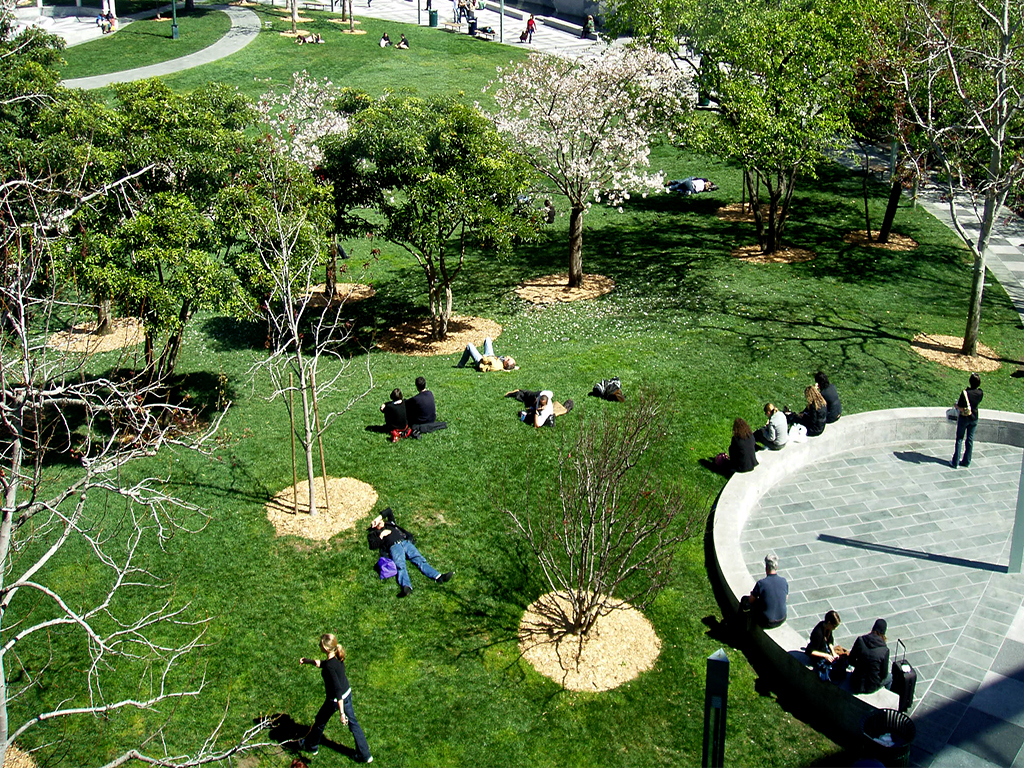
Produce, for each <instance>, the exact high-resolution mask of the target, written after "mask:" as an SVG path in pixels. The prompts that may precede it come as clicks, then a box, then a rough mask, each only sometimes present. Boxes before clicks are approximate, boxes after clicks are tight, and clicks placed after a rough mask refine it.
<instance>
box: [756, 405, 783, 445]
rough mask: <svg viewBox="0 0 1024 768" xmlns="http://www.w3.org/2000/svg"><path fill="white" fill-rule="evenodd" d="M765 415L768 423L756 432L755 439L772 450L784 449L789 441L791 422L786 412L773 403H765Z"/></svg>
mask: <svg viewBox="0 0 1024 768" xmlns="http://www.w3.org/2000/svg"><path fill="white" fill-rule="evenodd" d="M764 415H765V416H767V417H768V423H767V424H765V425H764V426H763V427H761V428H760V429H759V430H757V432H755V433H754V439H755V440H757V442H759V443H761V444H762V445H764V446H765V447H766V448H768V449H769V450H772V451H779V450H782V449H783V448H784V447H785V446H786V443H787V442H788V441H789V424H788V423H787V421H786V414H784V413H783V412H782V411H780V410H779V409H778V408H776V407H775V405H774V404H773V403H765V404H764Z"/></svg>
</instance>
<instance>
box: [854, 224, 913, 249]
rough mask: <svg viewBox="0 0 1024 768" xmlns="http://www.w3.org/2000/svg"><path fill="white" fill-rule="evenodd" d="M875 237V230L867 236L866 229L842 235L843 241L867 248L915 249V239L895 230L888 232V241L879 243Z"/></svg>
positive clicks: (876, 234) (876, 233)
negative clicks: (870, 235)
mask: <svg viewBox="0 0 1024 768" xmlns="http://www.w3.org/2000/svg"><path fill="white" fill-rule="evenodd" d="M876 237H878V232H877V231H875V232H872V237H868V233H867V230H864V229H858V230H856V231H854V232H848V233H847V234H845V235H843V242H844V243H849V244H850V245H864V246H867V247H868V248H882V249H884V250H887V251H900V252H907V251H913V250H916V249H917V241H916V240H915V239H914V238H912V237H907V236H906V235H900V234H897V233H896V232H890V233H889V242H888V243H880V242H878V241H877V240H875V239H874V238H876Z"/></svg>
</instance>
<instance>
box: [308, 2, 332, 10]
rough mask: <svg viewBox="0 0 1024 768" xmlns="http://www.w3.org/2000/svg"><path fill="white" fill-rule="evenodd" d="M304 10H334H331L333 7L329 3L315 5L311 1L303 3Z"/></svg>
mask: <svg viewBox="0 0 1024 768" xmlns="http://www.w3.org/2000/svg"><path fill="white" fill-rule="evenodd" d="M302 9H303V10H304V11H329V10H332V9H331V5H330V4H329V3H315V2H310V0H305V1H304V2H303V3H302Z"/></svg>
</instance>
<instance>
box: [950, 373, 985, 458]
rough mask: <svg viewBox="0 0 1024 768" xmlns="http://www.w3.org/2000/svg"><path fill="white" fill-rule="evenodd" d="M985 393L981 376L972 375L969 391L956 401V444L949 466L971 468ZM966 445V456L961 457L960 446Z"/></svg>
mask: <svg viewBox="0 0 1024 768" xmlns="http://www.w3.org/2000/svg"><path fill="white" fill-rule="evenodd" d="M984 396H985V393H984V392H982V391H981V376H979V375H978V374H976V373H972V374H971V377H970V379H968V380H967V389H965V390H964V391H963V392H961V393H960V397H959V398H958V399H957V401H956V410H957V417H956V444H955V445H954V446H953V458H952V460H951V461H950V462H949V466H951V467H953V469H956V468H957V467H958V466H961V465H962V466H965V467H969V466H971V454H972V452H973V451H974V430H975V429H977V428H978V406H979V405H981V398H982V397H984ZM965 441H966V445H964V455H963V457H961V456H960V444H961V443H964V442H965Z"/></svg>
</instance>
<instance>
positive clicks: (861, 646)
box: [739, 553, 892, 693]
mask: <svg viewBox="0 0 1024 768" xmlns="http://www.w3.org/2000/svg"><path fill="white" fill-rule="evenodd" d="M764 572H765V576H764V578H763V579H760V580H759V581H758V582H757V583H756V584H754V588H753V590H751V592H750V594H749V595H745V596H744V597H743V598H741V599H740V605H739V609H740V614H741V615H746V616H749V617H750V619H752V620H753V621H754V622H755V623H756V624H757V625H758V626H761V627H763V628H765V629H774V628H776V627H780V626H782V625H783V624H785V622H786V598H787V597H788V596H789V583H788V582H787V581H786V579H785V578H783V577H782V576H780V575H779V558H778V556H777V555H775V554H774V553H771V554H768V555H767V556H766V557H765V559H764ZM840 623H841V622H840V620H839V614H838V613H837V612H836V611H829V612H828V613H826V614H825V617H824V618H823V619H822V620H821V621H819V622H818V623H817V624H816V625H815V627H814V629H812V630H811V636H810V640H809V642H808V643H807V646H806V647H805V649H804V653H806V654H807V656H808V657H809V658H810V660H811V662H812V663H813V664H814V665H815V668H816V669H817V670H818V673H819V674H820V675H821V677H822V679H823V680H830V681H831V682H834V683H841V682H842V681H843V680H844V679H845V678H846V674H847V671H848V669H849V668H850V667H853V673H852V675H851V676H850V690H851V691H852V692H853V693H874V692H875V691H877V690H879V689H881V688H888V687H889V686H890V685H891V684H892V673H891V671H890V669H889V647H888V646H887V645H886V637H885V633H886V630H887V629H888V624H887V623H886V621H885V619H878V620H876V621H875V623H874V625H873V626H872V627H871V631H870V632H869V633H868V634H866V635H861V636H860V637H858V638H857V639H856V640H855V641H854V643H853V649H852V650H851V651H847V650H846V649H845V648H843V647H842V646H840V645H838V644H837V643H836V642H835V637H834V634H833V633H834V632H835V630H836V629H837V628H838V627H839V625H840Z"/></svg>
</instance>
